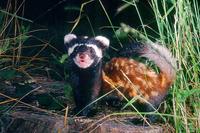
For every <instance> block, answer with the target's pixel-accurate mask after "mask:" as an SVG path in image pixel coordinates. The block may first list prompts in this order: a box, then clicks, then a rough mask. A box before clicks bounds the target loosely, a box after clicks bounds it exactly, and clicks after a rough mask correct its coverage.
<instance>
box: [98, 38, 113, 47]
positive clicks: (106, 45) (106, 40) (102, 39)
mask: <svg viewBox="0 0 200 133" xmlns="http://www.w3.org/2000/svg"><path fill="white" fill-rule="evenodd" d="M95 40H98V41H100V42H101V43H103V44H104V46H105V47H109V44H110V40H109V39H108V38H106V37H104V36H97V37H95Z"/></svg>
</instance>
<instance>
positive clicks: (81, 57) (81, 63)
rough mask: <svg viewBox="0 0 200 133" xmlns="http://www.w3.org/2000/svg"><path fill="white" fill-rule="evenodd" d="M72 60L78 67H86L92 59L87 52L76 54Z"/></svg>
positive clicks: (90, 63)
mask: <svg viewBox="0 0 200 133" xmlns="http://www.w3.org/2000/svg"><path fill="white" fill-rule="evenodd" d="M73 60H74V62H75V64H76V65H77V66H78V67H80V68H88V67H90V66H91V65H92V63H93V62H94V59H91V58H90V57H89V56H88V55H87V54H78V55H77V56H76V57H75V58H74V59H73Z"/></svg>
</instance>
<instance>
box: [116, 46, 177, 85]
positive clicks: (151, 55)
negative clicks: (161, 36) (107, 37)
mask: <svg viewBox="0 0 200 133" xmlns="http://www.w3.org/2000/svg"><path fill="white" fill-rule="evenodd" d="M119 54H120V56H125V57H130V56H135V55H138V56H141V57H146V58H148V59H149V60H151V61H153V62H154V63H155V64H156V65H157V66H158V67H159V69H160V71H161V72H162V73H164V74H165V75H166V77H167V79H168V80H169V81H171V82H172V81H173V80H174V79H175V76H176V60H175V58H173V57H172V54H171V52H170V51H169V50H168V49H167V48H166V47H164V46H161V45H159V44H156V43H147V44H142V43H134V44H131V45H126V46H124V48H122V50H121V51H120V53H119Z"/></svg>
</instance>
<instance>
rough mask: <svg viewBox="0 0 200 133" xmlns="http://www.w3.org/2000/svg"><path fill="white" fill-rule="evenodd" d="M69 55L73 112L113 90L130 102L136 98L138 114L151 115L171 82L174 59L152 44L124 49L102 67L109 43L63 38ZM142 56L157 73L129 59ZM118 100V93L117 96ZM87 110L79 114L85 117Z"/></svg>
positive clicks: (86, 38) (96, 39) (102, 39)
mask: <svg viewBox="0 0 200 133" xmlns="http://www.w3.org/2000/svg"><path fill="white" fill-rule="evenodd" d="M64 40H65V45H66V47H67V51H68V55H69V68H70V70H71V71H70V83H71V85H72V87H73V92H74V99H75V103H76V108H77V110H81V109H83V108H84V107H85V106H87V105H88V104H89V103H90V102H92V101H94V100H95V99H96V98H97V97H98V96H99V92H100V88H101V91H102V92H103V93H107V92H109V91H111V90H113V89H116V88H118V90H119V91H120V92H121V93H122V94H124V96H125V97H127V98H129V99H131V98H134V97H136V96H139V97H140V98H139V99H138V100H137V103H139V105H141V106H140V107H142V109H143V110H142V111H147V112H149V111H154V109H157V107H158V106H159V105H160V103H161V102H162V101H163V100H164V98H165V96H166V94H167V92H168V89H169V88H170V86H171V84H172V83H173V81H174V79H175V75H176V73H175V68H176V67H175V59H174V58H173V57H172V56H171V53H170V52H169V50H168V49H167V48H164V47H163V46H161V45H158V44H155V43H149V44H142V43H133V44H130V45H125V46H124V48H122V49H121V50H120V52H119V57H114V58H112V59H111V60H110V61H109V62H107V63H106V65H105V66H103V67H102V57H103V53H104V51H105V48H108V47H109V40H108V39H107V38H105V37H103V36H97V37H94V38H88V37H77V36H76V35H74V34H68V35H66V36H65V38H64ZM135 55H136V56H142V57H146V58H148V59H150V60H151V61H153V62H154V63H155V64H156V65H157V66H158V67H159V69H160V73H158V74H157V73H156V72H154V71H153V70H152V69H150V68H148V67H147V66H146V65H145V64H142V63H140V62H138V61H135V60H133V59H130V58H129V57H131V56H135ZM117 96H118V97H119V98H120V97H122V95H121V94H120V93H118V95H117ZM90 108H91V106H89V107H87V108H86V109H84V110H83V111H82V112H81V115H88V114H89V112H90Z"/></svg>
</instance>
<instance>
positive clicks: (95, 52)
mask: <svg viewBox="0 0 200 133" xmlns="http://www.w3.org/2000/svg"><path fill="white" fill-rule="evenodd" d="M109 43H110V41H109V39H107V38H106V37H103V36H96V37H94V38H88V37H87V36H84V37H77V36H76V35H74V34H67V35H65V37H64V44H65V45H66V47H67V52H68V55H69V57H70V58H71V59H73V61H74V63H75V64H76V65H77V66H78V67H79V68H82V69H85V68H88V67H90V66H92V65H93V66H94V65H97V64H98V63H99V61H101V59H102V57H103V52H104V49H105V48H108V47H109Z"/></svg>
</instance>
